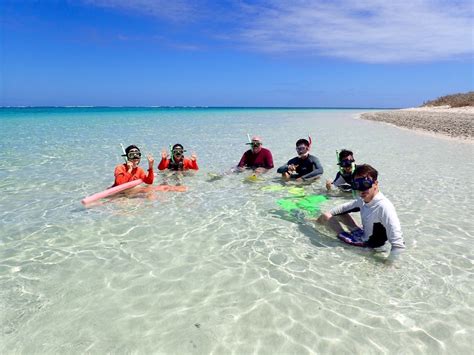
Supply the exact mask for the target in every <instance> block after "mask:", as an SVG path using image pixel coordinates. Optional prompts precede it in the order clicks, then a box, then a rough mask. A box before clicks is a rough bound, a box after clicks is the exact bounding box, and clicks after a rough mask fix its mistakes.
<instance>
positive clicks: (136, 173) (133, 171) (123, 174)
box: [113, 145, 155, 186]
mask: <svg viewBox="0 0 474 355" xmlns="http://www.w3.org/2000/svg"><path fill="white" fill-rule="evenodd" d="M122 156H123V157H125V158H126V160H127V162H126V163H125V164H120V165H117V166H116V167H115V174H114V175H115V183H114V185H113V186H117V185H121V184H125V183H126V182H130V181H133V180H138V179H142V180H143V182H144V183H146V184H153V180H154V178H155V174H154V172H153V163H154V162H155V160H154V159H153V155H151V154H148V155H147V160H148V173H147V174H145V171H144V170H143V169H142V168H140V167H139V166H138V164H140V159H141V157H142V153H141V152H140V149H138V147H137V146H136V145H130V146H128V147H127V148H126V149H125V154H123V155H122Z"/></svg>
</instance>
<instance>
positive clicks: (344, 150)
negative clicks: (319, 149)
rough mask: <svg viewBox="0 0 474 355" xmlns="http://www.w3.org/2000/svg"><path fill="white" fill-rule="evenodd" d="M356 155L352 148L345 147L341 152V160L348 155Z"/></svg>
mask: <svg viewBox="0 0 474 355" xmlns="http://www.w3.org/2000/svg"><path fill="white" fill-rule="evenodd" d="M350 156H352V157H354V153H352V152H351V151H350V150H348V149H343V150H341V151H340V152H339V161H342V160H344V159H346V158H347V157H350Z"/></svg>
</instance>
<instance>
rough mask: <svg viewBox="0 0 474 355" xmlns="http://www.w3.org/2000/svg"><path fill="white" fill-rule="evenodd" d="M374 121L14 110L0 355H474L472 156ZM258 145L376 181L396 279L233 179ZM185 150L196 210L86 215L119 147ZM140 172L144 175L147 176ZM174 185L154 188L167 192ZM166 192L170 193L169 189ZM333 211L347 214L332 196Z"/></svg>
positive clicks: (343, 115)
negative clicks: (389, 213) (394, 217)
mask: <svg viewBox="0 0 474 355" xmlns="http://www.w3.org/2000/svg"><path fill="white" fill-rule="evenodd" d="M359 112H361V111H360V110H290V109H288V110H268V109H265V110H264V109H86V108H84V109H72V108H71V109H2V110H0V115H1V116H0V125H1V128H2V129H1V130H0V150H1V153H2V157H3V159H1V160H0V189H1V192H2V193H1V195H0V216H1V218H0V220H1V221H0V243H1V244H0V282H1V288H0V307H1V309H0V322H1V327H2V329H1V337H0V351H1V352H2V353H10V352H21V353H52V352H56V353H65V352H73V353H78V352H81V353H82V352H92V353H106V352H118V353H126V352H139V353H148V352H152V351H154V352H160V353H197V354H207V353H214V354H223V353H235V354H248V353H261V354H273V353H275V352H279V353H298V354H304V353H338V354H349V353H354V352H356V353H385V352H390V353H406V354H418V353H420V352H423V353H445V352H452V353H468V352H470V351H472V348H473V341H472V339H473V338H472V334H473V330H474V324H473V316H474V312H473V310H474V301H473V297H472V294H473V291H474V282H473V281H474V280H473V274H474V273H473V271H474V267H473V261H474V254H473V243H472V234H473V224H472V218H471V214H472V202H473V201H472V192H473V182H472V181H473V180H472V176H473V173H474V169H473V165H474V163H473V159H472V156H473V145H472V144H468V143H463V142H456V141H450V140H445V139H439V138H434V137H431V136H427V135H420V134H417V133H413V132H410V131H407V130H402V129H399V128H395V127H391V126H388V125H384V124H379V123H374V122H370V121H362V120H358V119H354V117H355V116H356V115H357V113H359ZM247 133H250V134H259V135H261V136H262V137H263V139H264V144H265V146H266V147H268V148H269V149H271V151H272V152H273V156H274V160H275V165H276V166H279V165H281V164H283V163H285V162H286V161H287V160H288V159H289V158H291V157H293V156H294V142H295V141H296V140H297V139H298V138H301V137H305V136H307V134H308V133H311V134H312V137H313V142H314V146H313V154H315V155H316V156H318V157H319V158H320V160H321V162H322V163H323V166H324V168H325V174H324V178H323V179H322V181H321V182H318V183H315V184H313V186H308V187H305V189H306V193H307V194H319V193H324V188H323V185H324V184H323V183H324V180H325V179H326V178H331V179H332V178H333V177H334V175H335V173H336V165H335V150H336V149H340V148H344V147H345V148H351V149H353V150H354V152H355V156H356V159H357V161H358V162H367V163H370V164H372V165H374V166H375V167H376V168H377V169H378V170H379V172H380V178H379V180H380V186H381V190H382V192H383V193H384V194H385V195H386V196H387V197H389V198H390V199H391V201H392V202H393V203H394V205H395V206H396V208H397V212H398V215H399V218H400V220H401V224H402V228H403V232H404V236H405V240H406V243H407V252H406V253H405V255H404V256H403V259H402V260H400V261H399V262H398V263H396V264H395V265H393V266H390V265H387V264H385V263H384V262H383V259H381V258H380V257H376V256H374V255H373V254H372V253H370V252H366V251H363V250H359V249H357V248H352V247H348V246H345V245H343V244H342V243H341V242H339V241H338V240H336V239H335V238H334V237H333V236H332V235H331V233H330V232H328V231H327V230H325V229H324V228H321V227H320V226H317V227H316V229H315V228H314V226H312V225H311V224H309V223H307V222H304V221H302V220H301V219H298V218H294V217H293V216H291V215H288V214H287V213H285V212H283V211H282V210H281V209H280V208H279V206H278V205H277V203H276V201H277V200H278V199H280V198H283V197H286V196H289V195H290V194H289V192H288V190H281V191H273V192H271V191H266V190H265V189H262V188H263V187H264V186H268V185H275V184H278V180H277V179H275V178H276V173H275V172H273V173H270V174H268V175H267V176H266V178H265V181H262V182H257V183H248V182H245V181H244V176H243V175H242V174H240V175H239V174H229V175H226V176H224V177H223V178H222V179H220V180H216V181H210V179H209V176H208V173H209V172H225V171H227V170H229V168H231V167H232V166H233V165H235V164H236V163H237V162H238V160H239V159H240V157H241V154H242V153H243V151H244V150H245V149H246V147H247V146H245V145H244V143H245V142H246V141H247ZM176 142H180V143H182V144H183V145H184V146H185V148H186V149H187V150H188V153H190V152H191V151H195V152H196V153H197V154H198V157H199V158H198V163H199V165H200V170H199V172H198V173H197V174H196V175H195V176H187V177H185V178H184V184H185V185H187V186H189V191H188V192H186V193H171V192H167V193H164V192H155V193H139V194H136V195H133V196H128V197H127V196H120V197H118V198H114V199H109V200H104V201H103V202H102V203H101V204H98V205H95V206H93V207H91V208H84V207H83V206H82V205H81V204H80V200H81V199H82V198H83V197H84V196H86V195H89V194H92V193H94V192H98V191H101V190H103V189H104V188H105V187H107V186H109V185H110V184H111V183H112V181H113V170H114V166H115V165H116V164H119V163H120V162H121V158H120V154H121V150H120V145H119V144H120V143H123V144H125V145H128V144H132V143H134V144H137V145H139V146H140V148H141V149H142V152H152V153H153V154H154V155H155V157H156V160H157V161H158V160H159V156H160V151H161V149H162V148H163V147H167V146H168V144H170V143H176ZM145 165H146V164H145V162H142V166H145ZM162 179H163V177H162V176H161V175H158V177H157V181H158V182H159V181H162ZM155 184H157V182H155ZM329 197H330V199H329V200H328V201H327V202H325V203H324V204H323V205H322V208H323V210H326V209H329V208H330V207H332V206H334V205H337V204H339V203H341V202H344V201H346V200H347V198H346V197H344V196H340V195H338V194H336V193H335V194H331V195H330V196H329Z"/></svg>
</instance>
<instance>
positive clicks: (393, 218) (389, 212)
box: [380, 202, 405, 255]
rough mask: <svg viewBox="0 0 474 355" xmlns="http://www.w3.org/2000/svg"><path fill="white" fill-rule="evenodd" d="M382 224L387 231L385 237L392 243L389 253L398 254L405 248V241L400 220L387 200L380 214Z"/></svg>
mask: <svg viewBox="0 0 474 355" xmlns="http://www.w3.org/2000/svg"><path fill="white" fill-rule="evenodd" d="M380 219H381V222H382V225H383V226H384V227H385V230H386V231H387V239H388V241H389V242H390V244H391V245H392V250H391V253H394V255H398V254H400V252H402V251H403V250H404V249H405V242H404V240H403V235H402V227H401V226H400V220H399V219H398V216H397V212H396V211H395V207H393V205H392V203H391V202H389V203H388V204H387V205H385V208H384V209H383V211H382V214H381V216H380Z"/></svg>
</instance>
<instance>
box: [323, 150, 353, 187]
mask: <svg viewBox="0 0 474 355" xmlns="http://www.w3.org/2000/svg"><path fill="white" fill-rule="evenodd" d="M337 160H338V163H337V165H339V171H338V172H337V174H336V177H335V178H334V180H333V181H331V180H326V189H327V190H328V191H329V190H331V187H332V186H331V185H334V186H336V187H337V188H339V189H340V190H341V191H345V192H351V191H352V188H351V184H352V177H353V175H352V174H353V173H354V171H355V168H356V164H355V160H354V153H352V152H351V151H350V150H347V149H343V150H341V151H340V152H339V153H338V155H337Z"/></svg>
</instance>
